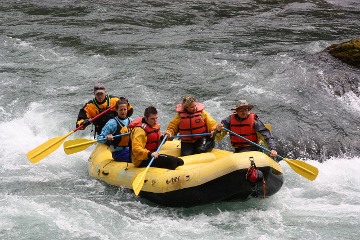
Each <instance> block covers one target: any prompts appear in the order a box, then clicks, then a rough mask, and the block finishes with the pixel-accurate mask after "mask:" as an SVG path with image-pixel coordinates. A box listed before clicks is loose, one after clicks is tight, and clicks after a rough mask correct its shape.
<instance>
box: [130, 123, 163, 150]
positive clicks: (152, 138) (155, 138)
mask: <svg viewBox="0 0 360 240" xmlns="http://www.w3.org/2000/svg"><path fill="white" fill-rule="evenodd" d="M135 127H141V128H142V129H143V130H144V131H145V133H146V144H145V148H146V149H147V150H149V151H150V152H155V151H156V150H157V148H158V146H159V145H160V136H161V133H160V125H159V124H156V125H155V127H151V126H149V125H148V124H147V123H146V122H145V119H144V118H143V117H140V118H136V119H135V120H134V121H132V122H131V123H130V124H129V126H128V128H135Z"/></svg>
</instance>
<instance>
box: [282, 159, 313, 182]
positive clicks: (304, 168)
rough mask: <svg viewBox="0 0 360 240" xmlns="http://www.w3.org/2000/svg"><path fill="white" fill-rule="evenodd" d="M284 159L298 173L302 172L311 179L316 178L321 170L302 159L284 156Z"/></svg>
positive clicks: (301, 173) (302, 174)
mask: <svg viewBox="0 0 360 240" xmlns="http://www.w3.org/2000/svg"><path fill="white" fill-rule="evenodd" d="M282 160H284V161H285V162H286V163H287V164H289V166H290V167H291V168H292V169H293V170H294V171H295V172H296V173H297V174H300V175H301V176H303V177H304V178H307V179H309V180H310V181H313V180H315V178H316V177H317V175H318V173H319V170H318V169H317V168H316V167H314V166H312V165H310V164H308V163H306V162H303V161H300V160H292V159H287V158H283V159H282Z"/></svg>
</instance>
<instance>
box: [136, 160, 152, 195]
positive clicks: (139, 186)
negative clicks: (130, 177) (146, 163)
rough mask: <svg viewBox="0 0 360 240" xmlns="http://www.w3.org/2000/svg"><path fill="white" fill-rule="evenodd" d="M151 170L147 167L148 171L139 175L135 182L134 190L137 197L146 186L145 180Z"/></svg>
mask: <svg viewBox="0 0 360 240" xmlns="http://www.w3.org/2000/svg"><path fill="white" fill-rule="evenodd" d="M148 169H149V167H146V169H145V170H144V171H143V172H141V173H139V174H138V175H137V176H136V178H135V180H134V181H133V182H132V188H133V190H134V193H135V195H136V196H137V195H139V193H140V190H141V189H142V187H143V185H144V180H145V176H146V172H147V170H148Z"/></svg>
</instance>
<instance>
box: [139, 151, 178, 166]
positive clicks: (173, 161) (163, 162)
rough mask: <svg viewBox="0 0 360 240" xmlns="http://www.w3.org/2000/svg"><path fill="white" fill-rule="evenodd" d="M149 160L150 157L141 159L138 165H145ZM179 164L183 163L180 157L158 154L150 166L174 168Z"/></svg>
mask: <svg viewBox="0 0 360 240" xmlns="http://www.w3.org/2000/svg"><path fill="white" fill-rule="evenodd" d="M150 161H151V159H147V160H143V161H141V163H140V165H139V166H138V167H147V166H148V165H149V163H150ZM181 165H184V161H183V160H182V159H181V158H178V157H173V156H169V155H165V154H160V155H159V157H158V158H155V159H154V161H153V162H152V164H151V167H158V168H167V169H171V170H174V169H175V168H177V167H178V166H181Z"/></svg>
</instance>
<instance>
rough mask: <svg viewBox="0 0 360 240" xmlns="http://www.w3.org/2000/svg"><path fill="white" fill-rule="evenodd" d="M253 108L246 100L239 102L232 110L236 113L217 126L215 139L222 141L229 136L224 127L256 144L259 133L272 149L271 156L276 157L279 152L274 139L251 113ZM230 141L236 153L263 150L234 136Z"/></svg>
mask: <svg viewBox="0 0 360 240" xmlns="http://www.w3.org/2000/svg"><path fill="white" fill-rule="evenodd" d="M253 108H254V105H252V104H249V103H248V102H247V101H246V100H239V101H238V102H237V103H236V106H235V108H233V109H231V110H235V112H234V113H232V114H231V115H230V116H228V117H227V118H225V119H223V120H222V121H221V123H220V124H218V125H217V126H216V136H215V139H216V140H217V141H220V140H221V139H222V138H223V137H224V136H225V135H226V134H228V132H227V131H225V130H224V129H223V128H224V127H225V128H227V129H230V130H231V131H232V132H234V133H236V134H239V135H241V136H242V137H244V138H246V139H248V140H250V141H252V142H254V143H258V142H259V137H258V134H257V133H259V134H261V136H262V137H263V138H264V139H265V141H266V143H267V145H268V148H269V149H270V156H272V157H276V156H277V152H276V151H275V142H274V138H273V136H272V135H271V132H270V131H269V129H267V128H266V126H265V125H264V124H263V123H262V122H261V121H260V119H259V117H258V116H257V115H256V114H255V113H250V110H251V109H253ZM230 141H231V145H232V146H233V148H234V149H235V152H236V153H238V152H245V151H260V150H261V149H259V148H258V147H257V146H254V145H253V144H250V143H249V142H248V141H246V140H243V139H241V138H239V137H237V136H234V135H231V136H230Z"/></svg>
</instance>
